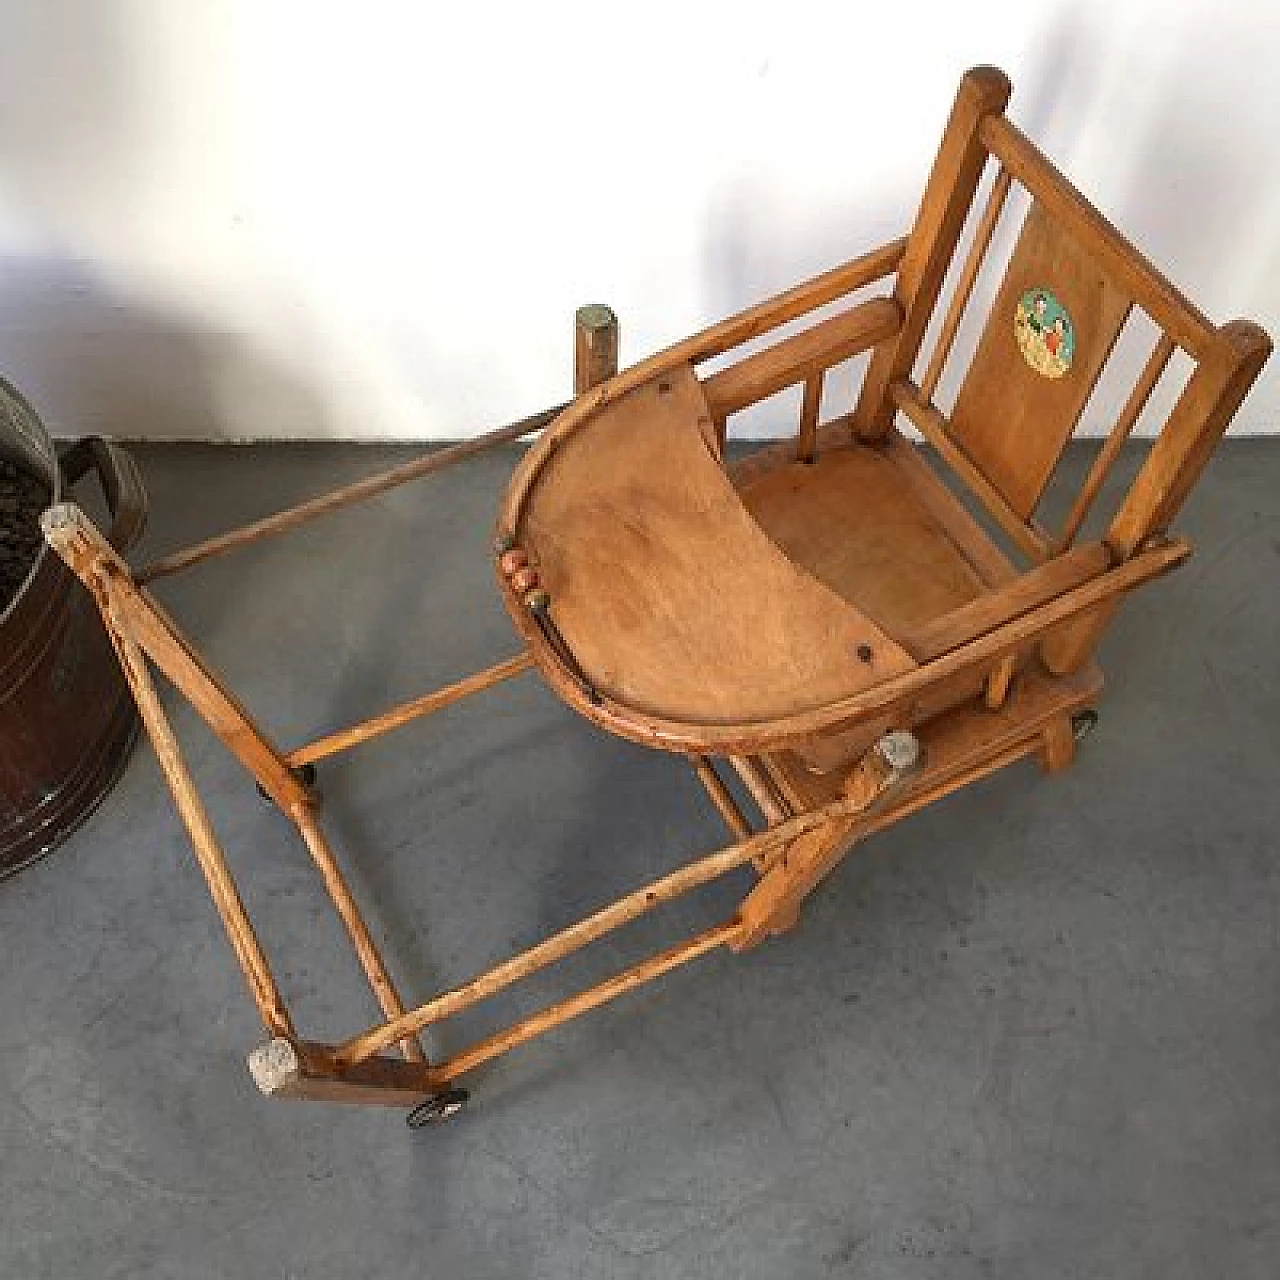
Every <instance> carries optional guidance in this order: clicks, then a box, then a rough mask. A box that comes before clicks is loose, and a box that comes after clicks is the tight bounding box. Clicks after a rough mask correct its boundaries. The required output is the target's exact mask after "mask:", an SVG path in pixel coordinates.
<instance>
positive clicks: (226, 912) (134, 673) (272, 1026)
mask: <svg viewBox="0 0 1280 1280" xmlns="http://www.w3.org/2000/svg"><path fill="white" fill-rule="evenodd" d="M91 580H92V581H94V582H95V587H96V589H95V591H94V595H95V598H96V599H97V601H98V604H99V606H100V608H101V610H102V615H103V621H104V622H105V624H106V627H107V633H108V635H109V636H110V637H111V643H112V645H113V646H114V647H115V650H116V653H117V655H118V656H119V658H120V665H121V667H122V669H123V671H124V676H125V679H126V680H127V681H128V684H129V688H130V690H131V691H132V693H133V697H134V701H135V702H136V703H137V706H138V711H139V714H140V715H141V716H142V723H143V725H144V726H145V727H146V730H147V736H148V737H150V739H151V741H152V744H153V745H154V747H155V752H156V761H157V763H158V764H159V765H160V772H161V773H163V774H164V778H165V782H166V783H167V784H168V786H169V791H170V792H171V793H172V795H173V801H174V805H175V807H176V808H177V810H178V816H179V817H180V818H181V819H182V825H183V826H184V827H186V829H187V835H188V836H189V838H190V840H191V847H192V849H193V850H194V852H195V855H196V862H197V863H198V864H199V866H200V870H201V872H202V873H203V875H204V878H205V883H206V884H207V885H208V886H209V896H210V898H212V900H213V905H214V907H215V908H216V910H217V912H218V915H219V916H220V917H221V919H222V925H223V928H224V929H225V930H226V934H227V940H228V942H230V944H231V950H232V952H233V953H234V955H235V957H236V960H237V962H238V963H239V965H240V970H241V972H242V973H243V974H244V977H245V981H246V983H247V984H248V987H249V992H250V994H251V995H252V996H253V1001H254V1003H255V1004H256V1005H257V1007H258V1012H259V1014H260V1015H261V1017H262V1021H263V1024H264V1025H265V1026H266V1028H267V1030H268V1031H269V1032H270V1033H271V1034H272V1035H273V1036H289V1037H291V1036H292V1035H293V1034H294V1031H293V1023H292V1021H291V1020H290V1018H289V1013H288V1010H287V1009H286V1008H285V1004H284V1000H283V999H282V997H281V995H280V988H279V987H278V986H277V985H276V980H275V977H274V975H273V974H272V972H271V966H270V964H268V962H267V957H266V953H265V952H264V951H263V949H262V944H261V943H260V942H259V941H258V936H257V934H256V933H254V930H253V925H252V923H251V922H250V920H249V913H248V912H247V911H246V910H245V906H244V902H243V900H242V899H241V897H240V890H239V889H238V888H237V887H236V882H235V878H234V877H233V876H232V874H231V871H230V869H229V868H228V867H227V860H226V857H225V855H224V854H223V852H222V846H221V845H220V844H219V843H218V837H217V835H216V834H215V833H214V830H213V824H212V823H211V822H210V820H209V814H208V811H207V810H206V809H205V807H204V801H203V800H201V798H200V793H199V791H197V790H196V785H195V782H194V780H193V779H192V777H191V773H190V771H189V770H188V768H187V764H186V761H185V760H184V759H183V756H182V749H181V748H180V747H179V745H178V739H177V737H176V736H175V734H174V732H173V727H172V726H171V725H170V724H169V718H168V717H167V716H166V715H165V713H164V708H163V706H161V704H160V699H159V697H158V696H157V695H156V690H155V686H154V685H153V684H152V682H151V673H150V672H149V671H148V670H147V663H146V659H145V658H144V657H143V655H142V651H141V650H140V649H139V648H138V645H137V643H136V642H135V641H134V639H133V636H132V635H131V634H130V629H129V620H128V617H127V614H126V612H125V610H124V608H123V607H122V606H123V604H124V601H123V600H122V599H121V597H120V595H119V594H118V586H117V583H116V582H115V581H114V579H113V577H112V575H111V573H110V572H109V571H108V572H104V573H101V574H100V575H96V576H95V577H94V578H92V579H91Z"/></svg>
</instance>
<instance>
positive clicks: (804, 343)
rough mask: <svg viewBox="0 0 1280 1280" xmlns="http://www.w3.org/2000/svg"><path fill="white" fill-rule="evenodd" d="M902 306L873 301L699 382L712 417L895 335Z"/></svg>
mask: <svg viewBox="0 0 1280 1280" xmlns="http://www.w3.org/2000/svg"><path fill="white" fill-rule="evenodd" d="M901 324H902V308H901V306H900V305H899V304H898V303H897V302H896V301H894V299H892V298H872V299H871V300H870V301H868V302H863V303H861V304H860V305H859V306H856V307H853V308H851V309H850V310H848V311H845V312H843V313H841V314H840V315H838V316H832V317H831V318H830V319H829V320H823V321H821V322H820V323H818V324H815V325H812V326H811V327H810V328H808V329H805V330H803V331H802V332H800V333H797V334H793V335H792V336H791V337H789V338H784V339H783V340H782V341H781V342H778V343H775V344H774V345H773V346H771V347H766V348H765V349H764V350H763V351H758V352H756V354H755V355H751V356H747V357H746V358H745V359H743V360H739V361H738V363H737V364H731V365H729V366H728V368H726V369H721V370H719V372H717V373H713V374H711V375H710V376H709V377H708V378H707V379H706V380H705V381H704V382H703V384H702V389H703V392H704V393H705V395H706V398H707V405H708V407H709V408H710V410H711V415H712V417H713V418H722V417H725V416H726V415H728V414H731V413H736V412H737V411H738V410H739V409H745V408H746V407H747V405H749V404H755V403H756V402H757V401H759V400H765V399H768V397H769V396H771V395H773V394H775V393H776V392H778V391H781V390H782V389H783V388H784V387H793V386H795V385H796V384H797V383H801V382H806V381H808V380H809V379H811V378H813V377H814V376H815V375H817V374H819V373H821V372H823V371H824V370H826V369H830V368H831V367H832V365H837V364H840V363H841V362H842V361H844V360H848V359H850V358H852V357H853V356H856V355H857V354H858V353H859V352H862V351H866V350H868V349H869V348H871V347H873V346H875V345H876V343H878V342H883V341H884V340H885V339H886V338H890V337H892V336H893V335H894V334H895V333H897V331H898V329H899V327H900V326H901Z"/></svg>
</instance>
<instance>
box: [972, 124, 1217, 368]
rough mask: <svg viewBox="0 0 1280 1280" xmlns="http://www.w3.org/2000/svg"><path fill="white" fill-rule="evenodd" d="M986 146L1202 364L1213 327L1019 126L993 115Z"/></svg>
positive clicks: (981, 130)
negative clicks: (1201, 360)
mask: <svg viewBox="0 0 1280 1280" xmlns="http://www.w3.org/2000/svg"><path fill="white" fill-rule="evenodd" d="M978 135H979V137H980V138H981V140H982V144H983V145H984V146H985V147H987V148H989V149H990V150H991V151H992V152H993V153H994V154H995V155H996V156H998V157H999V159H1000V161H1001V163H1002V164H1003V165H1004V166H1005V168H1007V169H1008V170H1009V172H1010V173H1012V174H1013V176H1014V177H1015V178H1016V179H1017V180H1018V181H1019V182H1020V183H1021V184H1022V185H1023V186H1024V187H1026V189H1027V190H1028V191H1029V192H1030V193H1031V194H1032V196H1033V197H1034V198H1035V200H1036V201H1037V203H1039V204H1041V205H1043V206H1044V207H1045V209H1046V210H1047V211H1048V213H1049V214H1050V215H1051V216H1052V217H1053V218H1054V219H1055V220H1056V221H1058V222H1059V223H1061V224H1062V226H1063V227H1064V228H1065V229H1066V230H1067V231H1068V232H1070V234H1071V235H1072V236H1074V237H1075V238H1076V239H1078V240H1079V241H1080V242H1081V244H1082V245H1083V247H1084V249H1085V250H1086V251H1087V252H1088V253H1089V254H1091V255H1092V256H1093V257H1094V258H1095V259H1096V260H1097V263H1098V266H1099V268H1100V269H1101V270H1102V271H1103V272H1104V273H1105V274H1106V275H1107V276H1108V277H1109V278H1110V279H1112V280H1113V281H1115V283H1116V284H1117V285H1118V286H1119V287H1120V288H1122V289H1123V290H1124V291H1125V292H1126V293H1127V294H1128V295H1129V297H1131V298H1132V299H1133V300H1134V301H1135V302H1136V303H1137V304H1138V305H1139V306H1140V307H1141V308H1142V309H1143V310H1144V311H1145V312H1146V313H1147V314H1148V315H1149V316H1150V317H1151V318H1152V319H1153V320H1154V321H1155V322H1156V324H1158V325H1159V326H1160V328H1162V329H1163V330H1164V331H1165V332H1166V333H1168V334H1169V335H1170V336H1171V337H1172V338H1173V339H1174V341H1175V342H1177V344H1178V345H1179V346H1180V347H1181V348H1182V349H1183V350H1184V351H1186V352H1188V353H1189V354H1190V355H1191V356H1193V357H1195V358H1196V359H1197V360H1198V359H1200V358H1201V357H1202V356H1203V355H1205V354H1206V352H1207V351H1208V350H1209V348H1210V347H1212V345H1213V332H1214V329H1213V325H1212V324H1211V323H1210V322H1209V320H1208V319H1207V318H1206V317H1205V316H1204V314H1203V313H1202V312H1201V311H1200V309H1199V308H1198V307H1197V306H1196V305H1195V304H1194V303H1193V302H1192V301H1191V300H1190V299H1189V298H1187V297H1186V296H1185V295H1184V294H1183V293H1182V292H1181V291H1180V290H1179V289H1177V288H1176V287H1175V286H1174V285H1172V284H1170V283H1169V281H1168V280H1166V279H1165V277H1164V276H1163V275H1161V274H1160V272H1159V271H1157V270H1156V268H1155V267H1154V266H1152V265H1151V263H1150V262H1148V261H1147V259H1146V258H1145V257H1143V255H1142V254H1141V253H1140V252H1139V251H1138V250H1137V249H1135V248H1134V247H1133V245H1132V244H1130V243H1129V241H1128V240H1126V239H1125V238H1124V236H1122V235H1121V234H1120V232H1119V231H1117V230H1116V229H1115V227H1113V226H1112V225H1111V223H1110V222H1108V221H1107V220H1106V219H1105V218H1104V217H1103V216H1102V215H1101V214H1100V213H1099V212H1098V211H1097V209H1095V208H1094V207H1093V205H1092V204H1090V203H1089V201H1088V200H1086V199H1085V198H1084V196H1082V195H1081V194H1080V192H1079V191H1077V190H1076V188H1075V187H1074V186H1072V185H1071V183H1070V181H1069V180H1068V179H1067V178H1066V177H1064V176H1063V174H1062V173H1061V172H1060V171H1059V170H1058V169H1057V168H1055V166H1054V165H1053V164H1052V162H1051V161H1049V160H1048V159H1047V158H1046V157H1045V155H1044V153H1043V152H1041V151H1040V150H1039V148H1037V147H1036V146H1035V144H1034V143H1032V142H1031V141H1030V140H1029V139H1028V138H1027V137H1026V135H1025V134H1023V133H1022V131H1021V130H1019V129H1018V128H1017V127H1016V126H1015V125H1013V124H1011V123H1010V122H1009V121H1008V120H1006V119H1004V118H1003V117H1001V116H996V115H989V116H987V117H986V118H985V119H984V120H982V121H981V123H980V124H979V126H978Z"/></svg>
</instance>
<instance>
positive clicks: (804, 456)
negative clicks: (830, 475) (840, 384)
mask: <svg viewBox="0 0 1280 1280" xmlns="http://www.w3.org/2000/svg"><path fill="white" fill-rule="evenodd" d="M823 376H824V374H823V370H821V369H819V370H818V372H817V373H815V374H812V375H811V376H810V377H808V378H806V379H805V380H804V398H803V399H802V400H801V401H800V435H799V438H798V439H797V441H796V457H797V458H798V459H799V461H801V462H813V461H814V460H815V459H816V458H817V456H818V415H819V414H820V413H821V412H822V383H823Z"/></svg>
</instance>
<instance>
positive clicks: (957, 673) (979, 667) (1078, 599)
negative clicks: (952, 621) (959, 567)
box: [508, 539, 1191, 755]
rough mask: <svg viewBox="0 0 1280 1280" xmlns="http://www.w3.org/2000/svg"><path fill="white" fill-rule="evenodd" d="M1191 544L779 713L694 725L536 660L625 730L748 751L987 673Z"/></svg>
mask: <svg viewBox="0 0 1280 1280" xmlns="http://www.w3.org/2000/svg"><path fill="white" fill-rule="evenodd" d="M1190 550H1191V549H1190V546H1189V544H1187V543H1186V542H1185V541H1184V540H1182V539H1174V540H1172V541H1170V542H1156V543H1153V544H1152V545H1150V546H1148V547H1147V548H1145V549H1144V550H1143V551H1142V552H1141V553H1139V554H1138V555H1136V556H1134V557H1133V558H1132V559H1131V560H1129V561H1127V562H1125V563H1124V564H1122V565H1120V566H1118V567H1117V568H1115V569H1112V570H1111V571H1110V572H1109V573H1106V574H1104V575H1102V576H1101V577H1099V578H1095V579H1091V580H1090V581H1089V582H1087V583H1084V584H1083V585H1082V586H1080V587H1077V588H1075V589H1073V590H1071V591H1069V592H1067V593H1066V594H1064V595H1062V596H1060V597H1058V598H1057V599H1056V600H1053V601H1050V602H1048V603H1046V604H1044V605H1041V606H1040V607H1038V608H1036V609H1033V610H1031V611H1030V612H1029V613H1027V614H1024V615H1023V616H1022V617H1020V618H1016V619H1014V620H1013V621H1011V622H1009V623H1006V624H1004V625H1003V626H1000V627H997V628H996V629H995V630H993V631H991V632H988V633H987V634H986V635H984V636H981V637H979V638H978V639H976V640H974V641H972V642H970V643H969V644H965V645H961V646H960V647H959V648H957V649H954V650H952V651H951V652H949V653H947V654H946V655H944V656H943V657H940V658H937V659H935V660H934V661H932V662H928V663H924V664H921V665H919V666H916V667H914V668H913V669H909V670H906V671H904V672H903V673H902V674H901V675H896V676H890V677H888V678H886V679H883V680H880V681H878V682H877V683H875V684H873V685H871V686H870V687H869V688H867V689H866V690H865V691H864V692H862V693H857V694H853V695H851V696H849V697H847V698H841V699H839V700H837V701H834V702H830V703H826V704H824V705H823V706H821V707H817V708H813V709H811V710H804V711H799V712H796V713H794V714H788V715H784V716H780V717H779V718H777V719H774V720H770V721H768V722H767V723H761V722H758V721H757V722H755V723H734V722H731V723H727V724H726V723H719V722H703V723H700V724H696V725H695V724H691V723H689V722H687V721H675V720H670V719H664V718H662V717H659V716H653V715H637V714H636V713H635V711H634V710H633V709H632V708H629V707H627V706H625V705H622V704H619V703H616V702H613V701H611V700H610V699H608V698H602V699H600V701H599V702H595V703H593V702H590V701H588V700H587V699H586V698H584V697H583V696H582V693H581V690H580V689H579V688H578V687H577V686H576V685H575V684H574V683H573V682H572V681H570V680H568V679H566V678H565V676H564V675H563V674H562V673H561V672H559V671H557V670H556V669H555V668H554V667H551V666H549V665H542V664H540V665H542V670H543V673H544V675H546V677H547V679H548V682H549V683H550V684H551V685H552V687H553V688H555V690H556V692H557V693H559V694H560V696H561V697H562V698H564V699H565V700H566V701H567V702H569V703H570V705H572V706H573V707H574V709H575V710H577V711H579V712H580V713H581V714H582V715H584V716H586V717H587V718H588V719H591V720H594V721H596V722H597V723H599V724H601V725H602V726H603V727H605V728H607V729H609V730H610V731H611V732H613V733H617V734H619V735H620V736H622V737H625V738H631V739H633V740H634V741H637V742H641V743H644V744H646V745H649V746H654V747H660V748H662V749H664V750H668V751H680V752H684V753H688V752H691V751H692V752H698V753H699V754H724V755H729V754H753V753H756V752H758V751H760V750H765V749H776V748H780V747H783V746H788V745H791V744H794V743H800V742H805V741H809V740H812V739H814V738H816V737H818V736H820V735H823V734H825V733H829V732H833V731H843V730H844V729H846V728H849V727H852V726H854V725H856V724H858V723H859V722H862V721H866V720H872V719H875V718H876V717H880V716H891V715H893V714H895V713H896V712H897V711H898V710H899V709H900V708H902V707H903V706H906V705H910V704H911V703H912V702H913V701H914V700H918V699H919V697H920V696H921V695H922V694H925V693H927V692H928V691H929V690H931V689H933V688H936V687H937V686H939V685H940V684H942V682H944V681H949V680H952V679H953V678H955V679H963V678H964V677H965V675H966V674H967V673H972V672H976V673H979V675H980V678H983V679H985V676H986V673H987V671H988V670H989V669H990V667H991V666H992V665H993V664H994V663H996V662H998V661H999V660H1001V659H1002V658H1005V657H1007V656H1008V655H1009V654H1010V653H1013V652H1016V651H1018V650H1020V649H1021V648H1023V647H1024V646H1026V645H1027V644H1028V643H1029V642H1034V641H1036V640H1037V639H1038V638H1039V637H1040V636H1041V635H1042V634H1043V633H1045V632H1047V631H1049V630H1050V629H1053V628H1057V627H1059V626H1060V625H1061V624H1063V623H1066V622H1070V621H1072V620H1073V619H1075V618H1076V617H1078V616H1080V615H1083V614H1086V613H1088V612H1089V611H1090V610H1093V609H1095V608H1098V607H1099V606H1101V605H1103V604H1104V603H1107V602H1109V601H1111V600H1112V599H1113V598H1116V597H1119V596H1120V595H1122V594H1123V593H1125V592H1127V591H1131V590H1133V589H1134V588H1135V587H1138V586H1140V585H1142V583H1144V582H1148V581H1150V580H1151V579H1152V578H1155V577H1158V576H1160V575H1161V574H1163V573H1167V572H1168V571H1169V570H1170V569H1171V568H1174V567H1175V566H1176V565H1178V564H1180V563H1182V561H1183V560H1185V559H1186V558H1187V556H1188V555H1190ZM508 608H509V609H510V611H511V613H512V617H513V619H514V620H515V622H516V625H517V628H519V629H520V630H521V632H522V634H524V635H525V636H526V638H527V639H528V641H529V642H530V643H531V644H532V643H536V631H535V629H534V628H533V627H532V626H531V624H529V623H528V622H527V621H525V620H524V619H523V617H522V615H521V614H520V612H519V610H518V609H517V608H514V607H512V602H508Z"/></svg>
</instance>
